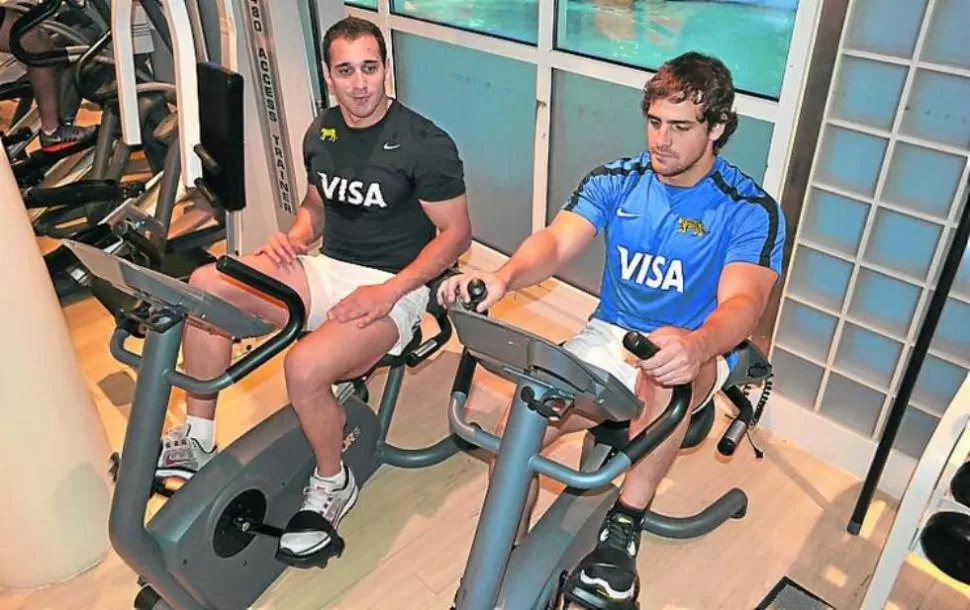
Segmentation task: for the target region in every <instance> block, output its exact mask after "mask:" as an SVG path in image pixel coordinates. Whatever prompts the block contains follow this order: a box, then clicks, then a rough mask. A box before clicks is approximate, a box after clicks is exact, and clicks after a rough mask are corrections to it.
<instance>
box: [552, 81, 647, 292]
mask: <svg viewBox="0 0 970 610" xmlns="http://www.w3.org/2000/svg"><path fill="white" fill-rule="evenodd" d="M552 76H553V80H552V116H551V117H550V121H551V125H550V131H549V138H550V139H549V146H550V153H549V154H550V159H549V187H548V193H549V196H548V204H547V206H546V220H547V222H552V219H553V218H555V217H556V214H558V213H559V210H560V209H561V208H562V206H563V204H564V203H565V202H566V200H567V199H568V198H569V196H570V195H571V194H572V192H573V191H574V190H575V189H576V187H577V186H579V183H580V181H582V179H583V177H584V176H585V175H586V174H587V173H589V172H590V171H591V170H592V169H593V168H595V167H598V166H600V165H603V164H604V163H608V162H610V161H612V160H614V159H619V158H621V157H627V156H632V155H636V154H638V153H639V152H641V151H642V150H643V149H644V146H645V142H646V132H645V125H644V120H643V115H642V114H641V113H640V98H641V97H642V93H641V91H640V90H639V89H634V88H631V87H624V86H622V85H616V84H614V83H607V82H605V81H601V80H597V79H595V78H587V77H585V76H580V75H578V74H571V73H568V72H561V71H559V70H555V71H554V72H553V75H552ZM576 125H587V126H590V128H588V129H586V128H584V129H576V128H575V126H576ZM603 249H604V242H603V236H602V234H601V235H599V236H597V238H596V240H594V241H593V243H591V244H590V245H589V246H587V247H586V249H585V250H584V251H583V252H582V253H581V254H580V255H579V256H578V257H576V258H575V259H574V260H572V261H570V262H569V264H567V265H566V266H565V267H563V268H562V269H561V270H560V272H559V273H558V274H557V277H559V278H561V279H563V280H565V281H567V282H569V283H571V284H573V285H575V286H577V287H578V288H581V289H582V290H585V291H587V292H589V293H591V294H597V295H598V294H599V286H600V279H601V275H602V273H603V259H604V250H603Z"/></svg>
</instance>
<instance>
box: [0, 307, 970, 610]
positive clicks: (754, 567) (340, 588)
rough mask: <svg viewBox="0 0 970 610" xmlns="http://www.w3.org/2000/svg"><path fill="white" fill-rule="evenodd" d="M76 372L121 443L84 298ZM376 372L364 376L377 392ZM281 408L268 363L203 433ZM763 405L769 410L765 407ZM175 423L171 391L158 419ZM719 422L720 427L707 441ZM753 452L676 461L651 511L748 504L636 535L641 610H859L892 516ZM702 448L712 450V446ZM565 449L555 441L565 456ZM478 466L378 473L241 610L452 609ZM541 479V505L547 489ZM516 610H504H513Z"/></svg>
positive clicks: (403, 423)
mask: <svg viewBox="0 0 970 610" xmlns="http://www.w3.org/2000/svg"><path fill="white" fill-rule="evenodd" d="M64 311H65V315H66V317H67V320H68V322H69V326H70V329H71V333H72V338H73V342H74V345H75V347H76V350H77V354H78V358H79V361H80V364H81V367H82V369H83V372H84V374H85V376H86V378H87V380H88V381H89V384H90V388H91V391H92V393H93V395H94V397H95V399H96V402H97V408H98V410H99V413H100V416H101V419H102V421H103V422H104V427H105V430H106V432H107V434H108V437H109V439H110V442H111V444H112V446H113V447H114V448H118V447H119V446H120V444H121V440H122V438H123V433H124V426H125V421H126V415H127V411H128V408H129V401H130V396H131V392H132V387H133V379H132V377H131V373H130V371H128V370H127V369H126V368H125V367H122V366H121V365H119V364H118V363H117V362H115V361H114V360H113V359H112V358H111V356H110V354H109V353H108V338H109V333H110V331H111V330H112V323H111V320H110V318H109V317H108V316H107V314H106V313H105V312H104V311H103V310H102V309H101V308H100V306H99V305H98V304H97V303H95V302H94V301H92V300H85V301H80V302H77V303H73V304H69V305H67V306H66V307H65V309H64ZM493 315H496V316H498V317H501V318H504V319H506V320H508V321H510V322H512V323H514V324H520V325H522V326H524V327H526V328H529V329H530V330H532V331H534V332H537V333H540V334H543V335H545V336H547V337H550V338H551V339H554V340H561V339H564V338H565V337H567V336H568V335H569V334H570V333H571V332H572V331H573V330H574V329H569V328H561V327H553V326H551V325H549V324H548V323H546V322H544V321H543V320H541V319H539V318H538V317H536V316H534V315H531V314H528V313H527V312H526V311H525V310H524V309H522V308H521V307H517V306H516V305H514V304H512V305H509V306H506V307H502V308H498V309H496V311H495V312H494V314H493ZM457 351H458V349H457V345H456V343H455V342H454V340H453V341H452V343H451V344H449V346H448V347H447V348H446V349H445V350H443V351H442V352H441V353H440V354H439V356H438V357H436V358H435V359H434V360H433V361H432V362H430V363H428V364H427V365H426V366H424V367H423V368H422V369H420V370H418V371H415V372H412V373H410V374H409V376H408V378H407V379H406V380H405V384H404V389H403V394H402V399H401V402H400V408H399V410H398V412H397V418H396V420H395V421H394V425H393V428H392V431H391V435H390V438H391V440H392V441H393V442H395V443H397V444H401V445H406V446H416V445H417V444H419V443H430V442H433V441H434V440H436V439H437V438H440V437H441V436H443V435H444V434H446V432H447V422H446V417H445V407H446V400H447V392H448V390H449V389H450V385H451V379H452V376H453V375H454V371H455V366H456V363H457ZM382 383H383V378H375V379H374V380H373V381H372V384H371V385H372V392H373V393H374V395H375V396H374V397H375V399H376V398H377V395H379V388H380V387H381V385H382ZM510 390H511V386H510V385H509V384H507V383H506V382H504V381H502V380H498V379H497V378H494V377H491V376H489V375H488V374H487V373H485V372H480V373H479V374H478V376H477V381H476V385H475V388H474V390H473V393H472V395H471V399H470V407H471V409H472V411H473V412H474V418H475V419H477V421H479V422H481V423H482V424H483V425H490V424H491V423H493V422H494V420H495V418H496V416H497V414H498V412H499V409H500V408H501V406H502V405H504V404H505V403H506V402H507V401H508V399H509V394H510ZM284 400H285V397H284V391H283V383H282V370H281V358H277V359H276V360H274V361H273V362H271V363H270V364H269V365H267V366H266V367H264V368H263V369H261V370H260V371H258V372H256V373H255V374H254V375H252V376H251V377H250V378H248V379H247V380H246V381H245V382H244V383H242V384H240V385H239V386H236V387H233V388H231V389H230V390H227V391H226V392H225V393H224V394H223V400H222V402H221V403H220V411H219V417H218V420H217V421H218V429H217V436H218V441H219V443H220V444H222V445H225V444H226V443H228V442H230V441H231V440H232V439H234V438H236V437H237V436H238V435H240V434H241V433H242V432H244V431H245V430H247V429H248V428H249V427H251V426H253V425H254V424H255V423H257V422H258V421H259V420H260V419H262V418H263V417H265V416H266V415H267V414H268V413H271V412H272V411H274V410H275V409H276V408H278V407H279V405H281V404H283V403H284ZM769 408H770V405H769ZM183 416H184V405H183V402H182V396H180V395H179V396H176V398H175V400H174V401H173V407H172V409H171V411H170V418H169V424H170V425H172V424H176V423H179V422H180V421H181V418H182V417H183ZM722 425H723V423H719V424H718V428H716V429H715V431H714V435H717V434H718V432H719V428H720V427H722ZM756 439H757V441H758V442H759V445H760V446H761V447H762V448H763V449H764V451H765V457H764V459H763V460H762V461H760V462H759V461H757V460H755V459H754V456H753V453H752V451H751V450H750V445H749V444H747V443H745V444H744V445H742V446H741V448H739V450H738V451H737V455H736V456H735V457H734V458H733V459H732V460H730V461H728V460H723V459H719V458H718V457H717V453H716V451H715V448H714V444H715V443H716V439H709V440H708V441H707V442H705V443H704V444H703V445H702V446H700V447H699V448H698V449H696V450H693V451H692V452H691V453H690V454H685V455H684V456H682V457H681V459H679V460H678V462H677V463H676V464H675V467H674V469H673V471H672V472H671V474H670V477H669V479H667V480H665V481H664V483H663V485H662V487H661V489H660V491H659V495H658V497H657V499H656V502H655V504H654V508H655V509H656V510H659V511H661V512H666V513H672V514H686V513H689V512H693V511H696V510H699V509H700V508H702V507H703V506H704V505H705V504H706V503H708V502H710V501H713V500H714V499H715V498H716V497H718V496H719V495H720V494H722V493H723V492H725V491H726V490H728V489H730V488H731V487H734V486H738V487H741V488H742V489H744V490H745V492H746V493H747V494H748V496H749V499H750V507H749V510H748V514H747V517H746V518H745V519H743V520H741V521H733V522H729V523H727V524H725V525H723V526H722V527H721V528H720V529H719V530H717V531H715V532H713V533H711V534H710V535H708V536H707V537H705V538H701V539H695V540H690V541H671V540H661V539H658V538H656V537H653V536H651V535H645V537H644V544H643V547H642V551H641V554H640V574H641V579H642V588H643V593H642V596H641V600H640V601H641V608H643V609H644V610H653V609H658V610H659V609H663V610H708V609H714V608H725V609H731V610H749V609H752V608H754V607H755V606H756V605H757V604H758V602H759V601H760V600H761V599H762V598H763V597H764V596H765V595H766V594H767V593H768V592H769V591H770V590H771V589H772V587H773V586H774V585H775V583H777V582H778V580H779V579H781V578H782V577H783V576H788V577H790V578H791V579H793V580H795V581H796V582H798V583H800V584H801V585H803V586H805V587H807V588H808V589H810V590H812V591H814V592H815V593H816V594H817V595H819V596H821V597H823V598H824V599H826V600H828V601H829V603H831V604H832V605H834V606H835V607H836V608H838V609H839V610H849V609H851V608H857V607H858V605H859V603H860V600H861V597H862V595H863V593H864V590H865V586H866V583H867V581H868V578H869V576H870V575H871V572H872V569H873V566H874V564H875V562H876V559H877V557H878V552H879V548H880V545H881V544H882V541H883V540H884V538H885V536H886V532H887V529H888V527H889V525H890V524H891V519H892V507H891V506H887V505H886V502H885V499H884V498H881V497H877V499H876V502H875V503H874V505H873V511H872V513H871V514H872V516H873V519H871V523H870V524H869V527H868V529H867V530H866V531H864V532H863V535H862V536H859V537H852V536H849V535H848V534H846V533H845V527H844V526H845V523H846V521H847V519H848V515H849V512H850V510H851V508H852V504H853V502H854V500H855V497H856V494H857V493H858V488H859V482H858V481H857V480H855V479H854V478H853V477H851V476H848V475H846V474H845V473H843V472H841V471H838V470H835V469H833V468H831V467H829V466H827V465H826V464H824V463H822V462H821V461H819V460H818V459H816V458H814V457H813V456H811V455H808V454H806V453H805V452H803V451H800V450H799V449H798V448H796V447H793V446H791V445H790V444H788V443H786V442H785V441H784V440H780V439H770V438H769V437H768V436H767V435H766V434H765V433H764V432H761V433H759V434H758V436H757V437H756ZM712 441H713V442H712ZM577 445H578V443H577V441H576V440H569V441H565V442H563V443H561V444H560V445H558V446H557V447H556V448H555V454H554V455H555V456H556V457H558V458H559V459H564V460H572V459H574V458H575V456H576V455H577V451H578V447H577ZM485 470H486V469H485V465H484V463H483V462H482V461H481V460H480V459H477V458H475V457H471V456H467V455H459V456H457V457H455V458H453V459H451V460H450V461H448V462H446V463H444V464H442V465H439V466H437V467H433V468H430V469H426V470H421V471H405V470H394V469H391V468H385V469H382V470H381V471H379V472H378V473H377V474H376V475H375V476H374V478H372V479H371V481H370V482H369V483H368V485H367V486H366V487H365V488H364V489H363V490H362V493H361V499H360V502H359V503H358V505H357V507H356V508H355V509H354V510H353V511H352V512H351V513H350V515H349V516H348V517H347V519H346V520H345V521H344V524H343V525H342V527H341V532H342V534H343V536H344V537H345V539H346V540H347V543H348V549H347V551H346V552H345V553H344V556H343V557H342V558H341V559H339V560H336V561H333V562H331V564H330V566H329V567H328V568H327V569H326V570H324V571H319V570H310V571H300V570H289V571H287V572H285V573H284V574H283V575H282V576H281V577H280V578H279V580H278V581H277V582H276V583H275V584H274V585H273V586H272V587H271V588H270V589H269V590H267V591H266V592H265V593H264V594H263V595H262V597H261V598H260V599H259V600H258V602H257V603H256V604H254V606H253V607H254V608H262V609H266V610H270V609H272V610H276V609H286V610H301V609H308V610H309V609H341V610H366V609H372V608H373V609H382V610H393V609H401V610H405V609H415V610H418V609H420V610H430V609H446V608H448V607H450V604H451V600H452V596H453V595H454V592H455V589H456V586H457V582H458V579H459V577H460V575H461V573H462V569H463V565H464V561H465V559H466V556H467V552H468V550H469V547H470V543H471V540H472V536H473V534H474V529H475V525H476V522H477V517H478V513H479V510H480V507H481V503H482V499H483V497H484V491H485V484H486V477H485ZM556 491H557V488H556V486H554V485H551V484H547V485H546V486H545V487H544V489H543V493H542V499H541V505H540V510H544V509H545V507H546V506H548V504H549V502H551V499H552V497H553V495H554V493H556ZM135 578H136V577H135V574H134V573H133V572H132V571H131V570H130V569H129V568H128V567H127V566H126V565H124V564H123V563H122V562H121V561H120V560H119V559H118V557H117V556H116V555H115V554H114V553H113V552H110V551H109V553H108V555H107V556H106V557H105V559H104V561H103V562H102V563H100V564H99V565H97V566H96V567H94V568H92V569H91V570H89V571H87V572H86V573H84V574H81V575H79V576H77V577H76V578H74V579H73V580H71V581H69V582H66V583H63V584H59V585H56V586H51V587H49V588H45V589H41V590H35V591H0V607H2V608H24V609H31V610H40V609H45V610H46V609H58V610H60V609H67V608H84V609H89V608H90V609H99V610H113V609H119V610H120V609H125V608H130V607H131V602H132V599H133V597H134V595H135V594H136V592H137V589H138V588H137V586H136V583H135ZM889 607H890V608H895V609H897V610H915V609H917V608H920V609H927V608H940V609H948V610H960V609H968V610H970V600H968V599H967V597H965V596H964V595H962V594H960V593H958V592H956V591H955V590H953V589H951V588H950V587H949V586H947V585H945V584H943V583H941V582H939V581H937V580H935V579H934V578H931V577H930V576H927V575H926V574H924V573H923V572H921V571H919V570H917V569H916V568H914V567H911V566H907V567H906V568H905V570H904V572H903V574H902V576H901V578H900V580H899V582H898V583H897V586H896V590H895V592H894V596H893V604H892V605H891V606H889ZM511 610H518V609H511ZM522 610H527V609H522Z"/></svg>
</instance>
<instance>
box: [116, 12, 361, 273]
mask: <svg viewBox="0 0 970 610" xmlns="http://www.w3.org/2000/svg"><path fill="white" fill-rule="evenodd" d="M195 2H196V0H188V1H187V2H185V1H182V0H177V1H175V2H170V3H167V6H166V8H167V9H168V10H167V13H166V16H167V17H168V19H169V28H170V29H171V30H172V32H173V42H174V46H175V55H176V57H177V59H176V70H175V80H176V86H177V87H178V88H179V91H187V92H192V91H195V87H196V84H195V81H196V73H195V64H196V62H197V61H198V62H204V63H211V64H215V65H218V66H220V67H222V68H224V69H226V70H229V71H230V72H234V73H236V74H239V75H240V76H241V77H242V83H243V85H242V86H243V113H244V115H245V116H246V121H245V126H244V129H245V138H244V141H245V146H246V163H247V165H248V166H249V167H250V168H252V169H257V168H258V170H260V171H249V172H247V173H246V181H245V193H246V198H247V200H248V201H249V204H248V205H246V206H243V207H240V209H238V210H233V209H232V208H233V207H239V206H233V204H232V202H226V209H227V210H228V211H230V212H233V213H229V214H227V217H226V235H227V250H228V252H229V253H230V254H235V255H240V254H248V253H250V252H252V251H253V250H254V249H255V248H256V247H258V246H260V245H262V244H263V243H265V241H266V239H267V238H268V237H269V236H270V235H272V234H274V233H276V232H278V231H285V230H287V229H289V227H290V225H291V224H292V222H293V219H294V217H295V215H296V210H297V208H298V207H299V205H300V202H301V201H302V199H303V195H304V193H305V192H306V188H307V180H306V176H305V173H304V171H303V163H302V159H303V151H302V143H303V135H304V133H305V132H306V129H307V127H309V125H310V124H311V123H312V122H313V119H314V117H315V115H316V112H317V111H318V110H320V109H322V108H323V106H324V104H323V103H322V101H321V100H320V96H319V94H318V93H317V92H316V90H315V88H314V82H315V80H316V79H317V78H319V77H318V74H319V73H320V70H319V66H318V65H317V66H315V65H314V64H315V63H318V59H317V57H316V51H315V48H316V45H317V44H318V42H317V36H316V34H317V33H318V32H320V31H323V30H326V29H327V28H328V27H329V26H330V25H331V24H332V23H334V22H336V21H338V20H339V19H341V18H343V16H344V7H343V4H342V3H341V2H339V1H337V0H301V1H297V0H274V1H273V2H269V1H268V0H248V1H246V2H242V1H240V0H218V1H217V2H216V3H215V6H216V12H217V19H216V20H215V22H213V21H212V20H209V21H206V20H205V16H206V15H204V14H203V13H202V11H200V10H199V7H198V5H197V4H196V3H195ZM130 7H131V0H122V1H119V2H114V3H113V4H112V23H113V24H114V26H113V29H114V30H115V32H116V33H115V36H116V40H115V52H116V65H117V66H118V74H119V77H118V86H119V90H120V94H121V98H122V100H125V99H126V98H128V97H131V96H133V91H134V89H133V87H134V85H133V83H134V79H133V76H132V75H131V66H130V59H128V58H129V57H130V52H126V49H127V48H129V47H130V42H129V40H128V38H129V37H130V33H128V32H126V31H125V28H123V27H121V24H125V23H128V22H129V20H130ZM298 23H300V24H305V25H307V26H308V27H307V28H306V29H304V28H297V27H295V25H294V24H298ZM307 30H309V35H307ZM177 32H192V33H194V39H195V45H194V46H195V49H196V55H195V56H193V55H192V54H191V53H188V52H186V51H185V49H186V48H188V47H189V46H190V45H189V42H188V41H187V40H184V39H183V38H181V37H179V36H177V35H175V33H177ZM200 38H203V39H206V40H218V41H219V45H218V54H216V53H213V55H218V56H217V57H211V58H210V57H208V53H204V50H205V49H206V48H207V46H206V45H205V44H204V40H203V41H201V42H200V40H199V39H200ZM203 55H205V56H203ZM322 87H323V83H322V82H320V83H319V88H321V89H322ZM283 91H285V92H286V95H285V96H284V95H283V94H282V92H283ZM183 98H184V99H183ZM123 107H124V108H126V109H127V110H126V111H124V112H123V113H122V116H121V123H122V132H123V134H124V136H123V137H124V140H125V142H127V143H128V144H129V145H136V144H137V143H138V142H139V141H140V137H141V136H140V134H139V132H138V130H137V128H136V127H137V117H136V116H135V114H134V111H133V110H131V109H130V106H129V105H127V104H123ZM199 110H200V109H199V101H198V99H192V97H191V96H180V101H179V119H178V121H179V135H180V138H181V148H182V183H183V186H184V187H185V188H186V189H194V188H196V182H197V181H198V180H199V179H200V178H201V176H202V160H201V158H200V157H199V155H198V154H196V150H195V149H196V146H197V145H198V143H199V127H198V116H199Z"/></svg>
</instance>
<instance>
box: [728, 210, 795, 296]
mask: <svg viewBox="0 0 970 610" xmlns="http://www.w3.org/2000/svg"><path fill="white" fill-rule="evenodd" d="M742 205H743V206H744V207H743V208H742V209H741V210H739V213H738V214H737V216H736V217H735V219H734V223H733V224H734V227H733V231H732V234H731V243H730V245H729V246H728V251H727V257H726V260H725V261H724V263H725V264H728V263H736V262H744V263H752V264H755V265H760V266H762V267H768V268H770V269H772V270H773V271H774V272H775V273H777V274H778V276H779V277H781V264H782V255H783V253H784V249H785V217H784V214H783V213H782V211H781V206H779V205H778V204H777V203H776V202H775V201H774V200H773V199H772V198H771V197H767V196H765V197H759V198H757V199H753V200H748V201H745V202H744V203H743V204H742Z"/></svg>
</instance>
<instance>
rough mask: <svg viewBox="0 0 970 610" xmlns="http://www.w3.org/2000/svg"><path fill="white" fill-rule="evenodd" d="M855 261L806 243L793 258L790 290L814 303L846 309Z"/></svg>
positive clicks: (836, 308)
mask: <svg viewBox="0 0 970 610" xmlns="http://www.w3.org/2000/svg"><path fill="white" fill-rule="evenodd" d="M851 275H852V264H851V263H848V262H846V261H844V260H842V259H840V258H835V257H834V256H829V255H828V254H825V253H823V252H819V251H817V250H812V249H811V248H808V247H806V246H801V247H799V248H798V256H796V257H795V258H794V259H793V261H792V271H791V281H790V282H789V284H788V290H789V291H790V292H791V293H792V294H795V295H797V296H800V297H802V298H803V299H806V300H808V301H811V302H812V303H815V304H818V305H822V306H825V307H828V308H830V309H834V310H836V311H838V310H839V309H841V308H842V300H843V299H844V298H845V291H846V288H848V286H849V277H850V276H851Z"/></svg>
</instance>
